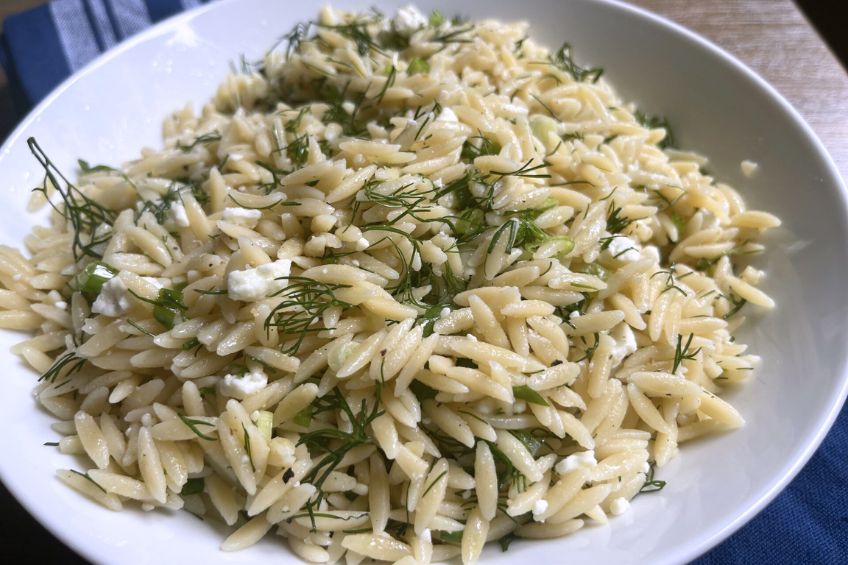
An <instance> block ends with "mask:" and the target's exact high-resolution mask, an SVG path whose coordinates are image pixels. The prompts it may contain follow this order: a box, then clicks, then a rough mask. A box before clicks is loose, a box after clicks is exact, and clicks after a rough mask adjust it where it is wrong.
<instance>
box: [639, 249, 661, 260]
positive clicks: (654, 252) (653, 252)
mask: <svg viewBox="0 0 848 565" xmlns="http://www.w3.org/2000/svg"><path fill="white" fill-rule="evenodd" d="M642 256H643V257H650V258H651V259H653V260H654V261H656V262H657V263H659V262H660V248H659V247H657V246H656V245H646V246H645V247H643V248H642Z"/></svg>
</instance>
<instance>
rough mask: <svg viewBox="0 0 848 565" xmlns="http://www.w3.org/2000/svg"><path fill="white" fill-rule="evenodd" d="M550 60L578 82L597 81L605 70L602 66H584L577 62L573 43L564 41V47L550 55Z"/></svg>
mask: <svg viewBox="0 0 848 565" xmlns="http://www.w3.org/2000/svg"><path fill="white" fill-rule="evenodd" d="M548 61H549V62H550V64H551V65H553V66H554V67H556V68H558V69H559V70H561V71H563V72H565V73H567V74H569V75H570V76H571V78H573V79H574V80H576V81H577V82H585V81H590V82H593V83H595V82H598V79H600V78H601V75H603V74H604V70H603V69H602V68H600V67H591V68H584V67H581V66H580V65H578V64H577V63H575V62H574V59H573V57H572V54H571V45H570V44H568V43H563V44H562V47H560V48H559V49H557V51H556V52H555V53H554V54H552V55H549V56H548Z"/></svg>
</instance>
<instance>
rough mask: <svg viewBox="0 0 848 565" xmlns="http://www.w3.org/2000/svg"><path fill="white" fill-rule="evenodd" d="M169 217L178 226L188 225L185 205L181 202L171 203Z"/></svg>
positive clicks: (184, 226) (185, 226)
mask: <svg viewBox="0 0 848 565" xmlns="http://www.w3.org/2000/svg"><path fill="white" fill-rule="evenodd" d="M171 218H172V219H173V220H174V223H175V224H176V225H178V226H179V227H181V228H187V227H188V225H189V224H188V214H186V209H185V206H183V203H182V202H172V203H171Z"/></svg>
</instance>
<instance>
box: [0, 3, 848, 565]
mask: <svg viewBox="0 0 848 565" xmlns="http://www.w3.org/2000/svg"><path fill="white" fill-rule="evenodd" d="M630 1H631V2H632V3H634V4H637V5H639V6H643V7H645V8H647V9H649V10H652V11H654V12H656V13H658V14H661V15H663V16H666V17H668V18H670V19H672V20H674V21H676V22H678V23H680V24H683V25H684V26H686V27H688V28H690V29H692V30H693V31H695V32H697V33H699V34H701V35H703V36H704V37H707V38H708V39H710V40H712V41H713V42H715V43H717V44H718V45H720V46H721V47H723V48H724V49H726V50H727V51H729V52H730V53H732V54H733V55H735V56H737V57H738V58H739V59H741V60H742V61H744V62H745V63H746V64H747V65H748V66H750V67H751V68H753V69H754V70H755V71H756V72H757V73H759V74H760V75H761V76H762V77H764V78H765V79H766V80H767V81H768V82H770V83H771V84H772V85H773V86H775V87H776V88H777V90H779V91H780V92H781V93H782V94H783V95H784V96H785V97H786V98H787V99H788V100H789V101H790V102H791V103H792V105H794V106H795V108H797V109H798V110H799V111H800V112H801V114H802V115H803V116H804V118H805V119H806V120H807V121H808V122H809V124H810V125H811V126H812V127H813V130H815V132H816V133H817V134H818V135H819V137H820V138H821V139H822V141H823V142H824V144H825V146H826V147H827V149H828V150H829V151H830V154H831V155H832V156H833V158H834V160H835V161H836V164H837V166H838V167H839V170H840V171H841V173H842V175H843V178H848V75H846V73H845V71H844V70H843V68H842V66H841V65H840V64H839V62H838V61H837V60H836V58H835V57H834V56H833V54H832V53H831V52H830V51H829V49H828V48H827V46H826V45H825V43H824V42H823V41H822V39H821V38H820V37H819V36H818V34H817V33H816V31H815V30H814V29H813V27H812V26H811V25H810V24H809V22H807V20H806V19H805V17H804V15H803V14H802V13H801V12H800V10H799V9H798V8H797V7H796V6H795V5H794V4H793V3H792V2H791V0H700V1H697V2H695V1H691V0H630ZM41 3H42V1H40V0H0V20H3V19H4V18H5V17H6V16H8V15H9V14H13V13H15V12H17V11H20V10H23V9H25V8H27V7H31V6H35V5H37V4H41ZM364 4H367V2H365V3H364ZM15 120H16V116H15V114H14V112H13V109H12V106H11V102H10V100H9V98H8V89H7V87H6V79H5V77H4V76H3V74H2V71H0V140H2V139H3V138H5V136H6V134H7V133H8V132H9V130H10V129H11V128H12V127H13V126H14V123H15ZM0 508H2V510H0V517H2V519H0V531H2V532H3V533H2V534H0V541H2V542H3V543H2V546H3V547H5V548H6V551H11V552H12V554H13V555H17V556H18V557H19V558H26V557H31V558H37V557H40V558H41V559H44V558H45V557H47V559H48V561H51V562H63V563H72V562H77V560H76V559H75V558H74V557H73V556H72V555H69V552H66V550H64V549H63V548H61V546H60V545H59V543H58V542H55V541H53V540H50V539H48V538H49V536H46V535H43V534H44V532H43V530H40V526H38V525H36V524H35V523H34V522H33V521H32V519H31V518H29V517H28V516H27V515H26V514H25V513H24V512H23V510H22V509H20V507H17V505H16V503H15V502H14V501H12V500H11V499H10V498H9V496H8V494H7V493H6V492H5V489H3V488H2V487H0ZM39 531H40V532H41V536H43V537H38V540H39V542H38V543H37V544H36V546H35V547H34V548H32V551H31V553H30V552H28V550H27V549H26V547H24V548H21V547H20V546H21V544H22V543H23V544H24V545H25V546H29V545H30V544H27V543H25V542H24V540H25V539H27V538H29V540H33V538H35V537H37V536H38V534H37V533H36V532H39ZM27 532H29V533H27ZM16 533H17V534H18V535H16ZM20 536H25V537H24V540H22V539H20ZM21 552H24V553H21ZM7 556H8V555H7ZM51 557H52V558H51Z"/></svg>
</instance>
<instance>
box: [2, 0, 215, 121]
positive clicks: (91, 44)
mask: <svg viewBox="0 0 848 565" xmlns="http://www.w3.org/2000/svg"><path fill="white" fill-rule="evenodd" d="M0 1H2V0H0ZM208 1H209V0H51V1H50V2H48V3H46V4H44V5H42V6H38V7H37V8H33V9H31V10H28V11H25V12H21V13H20V14H15V15H13V16H10V17H8V18H6V21H5V22H3V33H2V36H0V64H2V65H3V67H4V69H5V70H6V75H7V76H8V77H9V84H10V85H11V89H12V93H13V96H14V98H15V103H16V106H17V109H18V111H19V112H20V114H21V116H23V114H25V113H26V112H27V111H29V109H30V108H32V107H33V106H34V105H35V104H37V103H38V102H39V101H40V100H41V99H42V98H44V97H45V96H46V95H47V94H49V93H50V91H51V90H53V88H55V87H56V86H57V85H58V84H59V83H60V82H62V81H63V80H64V79H65V78H67V77H68V76H70V74H71V73H73V72H74V71H76V70H78V69H80V68H81V67H82V66H84V65H85V64H86V63H88V62H89V61H90V60H91V59H93V58H95V57H96V56H97V55H99V54H100V53H102V52H103V51H105V50H107V49H109V48H110V47H112V46H113V45H115V44H116V43H118V42H119V41H121V40H122V39H125V38H127V37H129V36H131V35H133V34H135V33H137V32H139V31H141V30H142V29H144V28H146V27H148V26H150V25H151V24H153V23H156V22H158V21H159V20H162V19H164V18H167V17H169V16H173V15H174V14H177V13H179V12H181V11H183V10H185V9H186V8H192V7H194V6H199V5H201V4H204V3H206V2H208Z"/></svg>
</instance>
